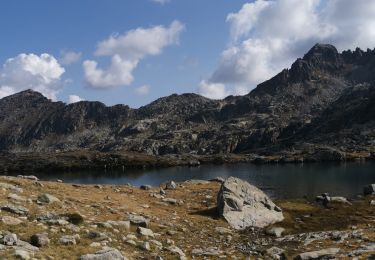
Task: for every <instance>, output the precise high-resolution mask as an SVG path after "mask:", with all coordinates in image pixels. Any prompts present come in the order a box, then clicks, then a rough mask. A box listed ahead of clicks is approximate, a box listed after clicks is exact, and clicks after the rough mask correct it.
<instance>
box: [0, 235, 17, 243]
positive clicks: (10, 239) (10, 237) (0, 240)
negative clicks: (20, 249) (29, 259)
mask: <svg viewBox="0 0 375 260" xmlns="http://www.w3.org/2000/svg"><path fill="white" fill-rule="evenodd" d="M17 241H18V239H17V235H16V234H12V233H9V234H6V235H4V236H3V237H2V238H0V243H1V244H3V245H6V246H14V245H17Z"/></svg>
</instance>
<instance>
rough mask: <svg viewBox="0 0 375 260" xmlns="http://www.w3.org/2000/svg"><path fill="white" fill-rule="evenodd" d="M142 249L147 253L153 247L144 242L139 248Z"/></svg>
mask: <svg viewBox="0 0 375 260" xmlns="http://www.w3.org/2000/svg"><path fill="white" fill-rule="evenodd" d="M138 247H139V248H140V249H142V250H145V251H150V250H151V246H150V243H149V242H143V243H141V244H140V245H139V246H138Z"/></svg>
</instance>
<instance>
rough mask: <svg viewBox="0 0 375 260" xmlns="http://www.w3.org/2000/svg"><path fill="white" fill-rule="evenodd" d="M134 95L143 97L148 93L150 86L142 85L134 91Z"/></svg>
mask: <svg viewBox="0 0 375 260" xmlns="http://www.w3.org/2000/svg"><path fill="white" fill-rule="evenodd" d="M135 93H136V94H137V95H139V96H145V95H147V94H148V93H150V86H148V85H143V86H140V87H138V88H136V89H135Z"/></svg>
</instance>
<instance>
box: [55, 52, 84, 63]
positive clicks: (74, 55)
mask: <svg viewBox="0 0 375 260" xmlns="http://www.w3.org/2000/svg"><path fill="white" fill-rule="evenodd" d="M81 56H82V53H81V52H74V51H62V52H61V57H60V59H59V62H60V63H61V64H62V65H70V64H72V63H75V62H77V61H79V60H80V59H81Z"/></svg>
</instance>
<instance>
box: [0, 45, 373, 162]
mask: <svg viewBox="0 0 375 260" xmlns="http://www.w3.org/2000/svg"><path fill="white" fill-rule="evenodd" d="M374 82H375V50H367V51H362V50H360V49H356V50H355V51H344V52H342V53H339V52H338V51H337V49H336V48H335V47H334V46H332V45H328V44H316V45H315V46H313V48H312V49H311V50H309V51H308V52H307V53H306V55H304V56H303V57H302V58H300V59H297V60H296V61H295V62H294V63H293V64H292V65H291V68H290V69H284V70H283V71H282V72H280V73H279V74H277V75H276V76H275V77H273V78H271V79H269V80H267V81H265V82H263V83H261V84H259V85H258V86H257V87H256V88H255V89H254V90H253V91H251V92H250V93H249V94H247V95H245V96H229V97H227V98H225V99H223V100H210V99H208V98H205V97H202V96H199V95H196V94H182V95H177V94H173V95H171V96H168V97H163V98H160V99H157V100H155V101H154V102H152V103H150V104H148V105H146V106H143V107H141V108H139V109H132V108H129V107H128V106H125V105H115V106H111V107H107V106H105V105H104V104H102V103H100V102H87V101H82V102H78V103H74V104H70V105H66V104H64V103H62V102H52V101H51V100H48V99H47V98H45V97H44V96H42V95H41V94H40V93H37V92H34V91H31V90H27V91H23V92H20V93H17V94H14V95H12V96H8V97H5V98H3V99H0V111H1V113H0V153H10V154H11V155H10V156H9V158H11V157H12V155H13V154H20V153H33V154H35V153H39V152H40V153H44V154H45V153H47V152H48V153H49V154H55V153H59V152H72V151H73V152H76V151H82V150H90V151H96V152H104V153H109V152H112V153H114V152H120V153H121V152H132V153H140V154H143V155H151V156H163V157H165V156H171V155H187V154H188V155H196V156H198V157H199V156H200V157H203V156H215V155H220V156H221V155H227V154H248V153H254V154H263V155H264V154H275V153H279V154H280V153H281V154H282V155H285V154H286V153H287V152H293V153H298V152H299V153H302V157H303V156H310V155H311V156H312V157H313V156H315V157H314V158H312V160H315V158H316V160H321V159H322V158H323V159H324V158H328V159H329V160H345V159H347V157H346V156H345V153H346V152H353V151H362V152H363V151H366V152H368V154H369V156H367V157H368V158H373V157H371V156H370V155H371V152H374V151H373V147H374V145H375V143H374V138H375V132H374V129H375V127H374V126H375V121H374V118H375V110H374V108H375V105H374V104H375V90H374V89H375V87H374ZM307 145H309V147H308V149H307V148H306V146H307ZM322 147H324V149H326V150H325V151H323V153H322V151H321V148H322ZM329 149H331V150H329ZM327 152H328V153H329V154H327ZM331 152H332V153H331ZM325 155H328V157H326V156H325ZM90 159H91V158H90ZM114 160H116V158H114ZM92 161H93V163H98V162H97V161H95V159H92ZM195 162H196V163H195ZM49 164H50V165H52V164H53V163H49ZM105 164H108V163H107V162H106V163H105ZM193 164H194V165H197V164H199V161H197V160H195V161H194V163H193Z"/></svg>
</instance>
